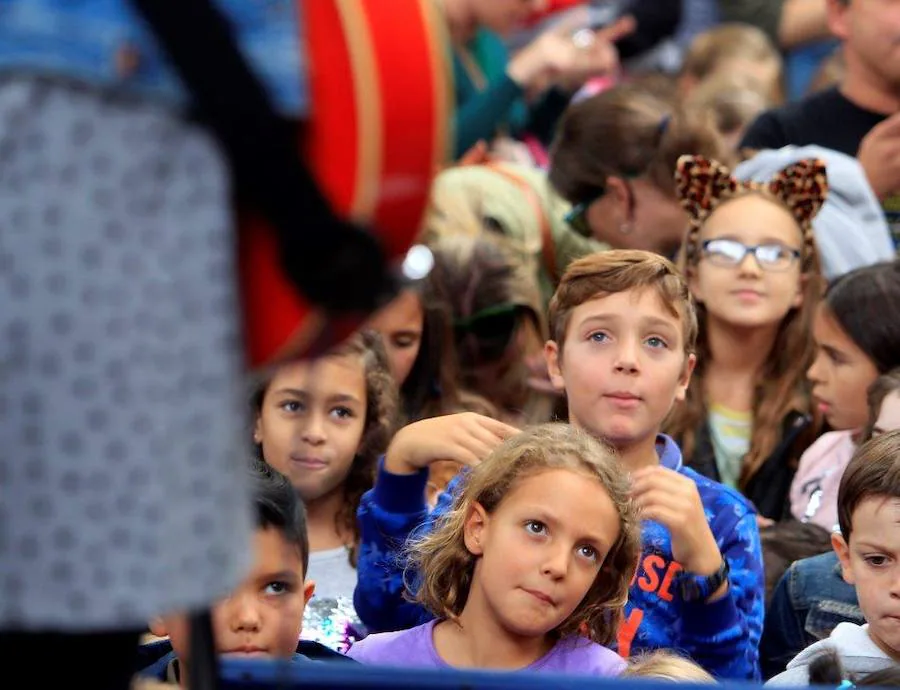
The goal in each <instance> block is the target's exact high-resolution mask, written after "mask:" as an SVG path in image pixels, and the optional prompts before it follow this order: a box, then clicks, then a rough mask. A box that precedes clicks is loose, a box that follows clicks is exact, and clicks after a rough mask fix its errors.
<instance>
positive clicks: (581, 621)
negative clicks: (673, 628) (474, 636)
mask: <svg viewBox="0 0 900 690" xmlns="http://www.w3.org/2000/svg"><path fill="white" fill-rule="evenodd" d="M550 469H567V470H572V471H575V472H580V473H583V474H586V475H588V476H590V477H596V478H597V479H598V480H599V481H600V483H601V484H602V486H603V488H604V489H605V490H606V492H607V493H608V494H609V497H610V499H612V502H613V504H614V505H615V507H616V510H617V512H618V514H619V536H618V538H617V539H616V542H615V544H613V546H612V548H611V549H610V550H609V553H608V554H607V555H606V559H605V560H604V562H603V565H602V566H601V568H600V572H599V573H598V574H597V577H596V579H595V580H594V582H593V584H592V585H591V587H590V589H589V590H588V592H587V594H586V595H585V597H584V599H583V600H582V601H581V602H580V603H579V605H578V607H577V608H576V609H575V611H574V612H573V613H572V615H571V616H569V618H568V619H567V620H565V621H563V622H562V623H561V624H560V625H559V626H558V627H557V628H556V629H554V630H552V631H550V633H549V634H550V635H552V636H553V637H554V638H563V637H567V636H569V635H576V634H584V635H586V636H587V637H589V638H590V639H591V640H593V641H594V642H597V643H598V644H604V645H606V644H609V643H610V642H612V640H613V639H615V634H616V629H617V628H618V625H619V622H620V619H621V616H622V611H623V607H624V606H625V602H626V601H627V599H628V587H629V584H630V582H631V578H632V577H633V576H634V572H635V569H636V568H637V562H638V558H639V556H640V553H641V532H640V520H639V517H638V513H637V509H636V507H635V505H634V503H633V501H632V499H631V496H630V486H631V485H630V482H629V479H628V476H627V474H626V473H625V472H624V470H623V469H622V468H621V466H620V465H619V464H618V461H617V459H616V457H615V453H614V452H613V451H612V450H611V449H610V448H609V447H608V446H606V445H605V444H603V443H602V442H600V441H598V440H596V439H594V438H592V437H591V436H589V435H588V434H587V433H585V432H584V431H581V430H579V429H576V428H575V427H573V426H571V425H568V424H542V425H538V426H534V427H531V428H529V429H527V430H526V431H523V432H521V433H519V434H516V435H515V436H513V437H512V438H510V439H507V440H506V441H505V442H504V443H503V444H501V445H500V446H498V447H497V448H496V449H495V450H494V452H493V453H491V454H490V455H489V456H488V457H487V459H485V461H484V462H482V463H481V464H480V465H479V466H478V467H476V468H475V469H474V470H472V471H471V472H470V473H469V474H468V475H467V477H466V480H465V485H464V488H463V490H462V492H461V493H460V494H459V495H458V496H457V497H456V500H455V501H454V503H453V508H452V510H450V511H449V512H448V513H447V514H446V515H445V516H444V518H443V519H442V520H441V522H440V523H439V524H438V525H437V527H436V528H435V529H434V531H433V532H431V533H430V534H428V535H427V536H425V537H423V538H422V539H420V540H418V541H415V542H413V543H412V544H411V545H410V546H409V547H408V563H409V565H410V566H411V569H412V570H414V571H415V572H418V573H419V574H420V579H421V584H420V586H419V587H418V588H417V593H416V598H417V600H418V601H419V602H420V603H422V604H423V605H424V606H425V607H426V608H428V609H429V610H430V611H431V612H432V613H434V614H435V615H436V616H438V617H440V618H444V619H447V620H457V619H458V618H459V615H460V614H461V613H462V611H463V608H464V607H465V605H466V601H467V600H468V596H469V589H470V587H471V585H472V579H473V576H474V572H475V562H476V557H475V556H474V555H472V553H470V552H469V550H468V549H467V548H466V544H465V525H466V520H467V519H468V517H469V515H470V513H471V511H472V509H473V506H474V504H475V503H478V504H479V505H481V506H482V507H483V508H484V510H485V511H487V512H488V513H493V512H494V511H495V510H496V509H497V507H498V506H499V505H500V503H501V502H502V501H503V499H504V498H505V497H506V496H507V494H509V492H510V491H511V490H512V489H513V488H514V487H515V486H516V484H517V483H518V482H520V481H522V480H523V479H525V478H527V477H530V476H534V475H535V474H538V473H540V472H543V471H546V470H550Z"/></svg>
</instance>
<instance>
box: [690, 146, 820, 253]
mask: <svg viewBox="0 0 900 690" xmlns="http://www.w3.org/2000/svg"><path fill="white" fill-rule="evenodd" d="M675 188H676V193H677V195H678V200H679V201H680V202H681V205H682V206H683V207H684V209H685V210H686V211H687V212H688V215H689V216H690V219H691V225H692V226H693V227H695V228H697V227H699V226H701V225H702V224H703V223H704V222H705V221H706V219H707V218H708V217H709V215H710V214H711V213H712V212H713V211H714V210H715V209H716V207H717V206H718V205H719V204H720V203H721V202H722V201H725V200H727V199H730V198H732V197H734V196H737V195H738V194H740V193H741V192H744V191H756V192H762V193H763V194H765V195H767V196H769V197H774V198H775V199H776V200H778V201H780V202H781V203H783V204H784V205H785V206H786V207H787V209H788V210H789V211H790V212H791V213H792V214H793V216H794V218H795V219H796V220H797V223H799V225H800V228H801V229H802V230H803V234H804V235H807V234H808V233H810V232H811V230H812V219H813V218H814V217H815V215H816V214H817V213H818V212H819V209H821V208H822V205H823V204H824V203H825V197H826V196H827V194H828V176H827V175H826V173H825V163H824V162H823V161H821V160H819V159H818V158H810V159H806V160H801V161H797V162H796V163H792V164H791V165H789V166H788V167H786V168H785V169H784V170H781V171H780V172H778V173H776V174H775V176H774V177H773V178H772V179H771V180H770V181H769V182H762V183H760V182H741V181H739V180H736V179H735V178H734V177H733V176H732V175H731V171H729V170H728V168H726V167H725V166H724V165H722V164H721V163H719V162H717V161H713V160H708V159H706V158H704V157H703V156H681V158H679V159H678V166H677V168H676V170H675Z"/></svg>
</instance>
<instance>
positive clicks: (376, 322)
mask: <svg viewBox="0 0 900 690" xmlns="http://www.w3.org/2000/svg"><path fill="white" fill-rule="evenodd" d="M424 320H425V316H424V314H423V311H422V301H421V300H420V299H419V296H418V295H417V294H416V293H415V292H414V291H413V290H404V291H403V292H401V293H400V295H399V296H398V297H397V299H395V300H394V301H393V302H391V303H390V304H388V305H387V306H386V307H384V308H382V309H381V310H379V311H378V312H376V313H375V315H374V316H373V317H372V318H371V319H370V320H369V322H368V324H367V325H366V328H371V329H372V330H375V331H378V332H379V333H381V337H382V339H383V340H384V349H385V351H386V352H387V356H388V361H389V362H390V367H391V374H392V375H393V377H394V380H395V381H396V382H397V385H398V386H402V385H403V382H404V381H406V379H407V377H408V376H409V372H410V371H412V368H413V365H414V364H415V363H416V357H418V356H419V348H420V347H421V345H422V328H423V325H424Z"/></svg>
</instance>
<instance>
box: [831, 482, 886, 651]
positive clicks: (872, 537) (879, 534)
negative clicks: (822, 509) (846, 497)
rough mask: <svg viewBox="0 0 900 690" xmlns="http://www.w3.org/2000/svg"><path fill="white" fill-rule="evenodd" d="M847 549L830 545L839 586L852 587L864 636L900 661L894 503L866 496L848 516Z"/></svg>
mask: <svg viewBox="0 0 900 690" xmlns="http://www.w3.org/2000/svg"><path fill="white" fill-rule="evenodd" d="M852 521H853V531H852V533H851V534H850V543H849V545H848V544H847V543H846V542H845V541H844V539H843V537H841V536H840V535H839V534H834V535H832V544H833V545H834V550H835V551H836V552H837V555H838V558H840V561H841V568H842V569H843V573H844V580H846V581H847V582H848V583H849V584H851V585H854V586H855V587H856V595H857V597H858V598H859V607H860V608H861V609H862V612H863V615H864V616H865V618H866V621H867V622H868V623H869V635H870V637H871V638H872V640H873V641H874V642H875V644H877V645H878V646H879V647H880V648H881V649H882V650H883V651H884V652H886V653H887V654H889V655H890V656H891V657H893V658H894V659H895V660H898V659H900V530H898V529H897V525H898V523H900V499H898V498H892V497H887V496H872V497H870V498H866V499H864V500H863V501H862V502H860V504H859V506H858V507H857V508H856V510H855V511H853V515H852Z"/></svg>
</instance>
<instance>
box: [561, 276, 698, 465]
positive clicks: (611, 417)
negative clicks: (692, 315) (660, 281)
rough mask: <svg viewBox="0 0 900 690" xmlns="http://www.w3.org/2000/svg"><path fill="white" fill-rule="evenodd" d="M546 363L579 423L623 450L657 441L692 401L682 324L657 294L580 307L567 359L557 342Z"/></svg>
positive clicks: (624, 295) (690, 361) (630, 294)
mask: <svg viewBox="0 0 900 690" xmlns="http://www.w3.org/2000/svg"><path fill="white" fill-rule="evenodd" d="M546 355H547V365H548V368H549V371H550V378H551V381H552V382H553V383H554V385H555V386H556V387H557V388H559V389H562V388H565V391H566V395H567V397H568V402H569V419H570V421H571V423H573V424H575V425H576V426H578V427H580V428H582V429H585V430H586V431H588V432H589V433H591V434H592V435H594V436H596V437H599V438H602V439H604V440H606V441H607V442H609V443H611V444H613V445H614V446H616V447H619V448H622V447H627V446H630V445H632V444H634V443H637V442H639V441H641V440H646V439H648V438H655V437H656V434H657V433H658V431H659V427H660V425H661V424H662V422H663V419H665V417H666V415H667V414H668V413H669V410H670V409H671V408H672V404H673V403H674V401H675V400H684V395H685V391H686V390H687V385H688V382H689V381H690V374H691V371H692V369H693V366H694V357H693V355H691V356H690V357H686V356H685V354H684V334H683V326H682V323H681V319H680V318H679V317H678V316H675V315H674V314H672V313H671V312H670V311H669V310H668V309H667V308H666V306H665V305H664V304H663V302H662V300H661V298H660V297H659V296H658V295H657V294H656V291H655V290H653V289H651V288H647V289H643V290H637V291H635V290H629V291H625V292H618V293H615V294H611V295H607V296H604V297H598V298H595V299H592V300H590V301H588V302H585V303H583V304H580V305H578V306H577V307H576V308H575V309H573V310H572V314H571V317H570V319H569V326H568V329H567V332H566V341H565V346H564V349H563V351H562V352H561V353H560V352H559V350H558V348H557V346H556V343H554V342H552V341H551V342H550V343H548V344H547V349H546Z"/></svg>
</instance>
